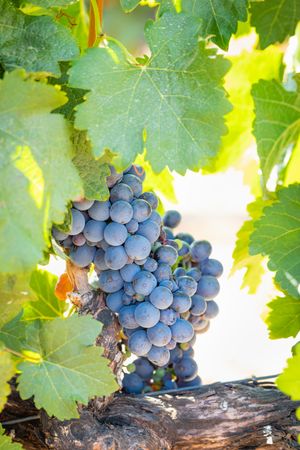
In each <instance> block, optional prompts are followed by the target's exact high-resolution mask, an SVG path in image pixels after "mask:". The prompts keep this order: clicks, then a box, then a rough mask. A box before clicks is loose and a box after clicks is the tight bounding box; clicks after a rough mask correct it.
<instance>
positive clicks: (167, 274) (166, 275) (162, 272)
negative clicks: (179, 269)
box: [154, 263, 172, 283]
mask: <svg viewBox="0 0 300 450" xmlns="http://www.w3.org/2000/svg"><path fill="white" fill-rule="evenodd" d="M154 276H155V277H156V279H157V281H158V282H159V283H160V282H161V281H163V280H169V279H170V278H171V276H172V270H171V267H170V266H169V264H165V263H162V264H159V265H158V268H157V269H156V271H155V272H154Z"/></svg>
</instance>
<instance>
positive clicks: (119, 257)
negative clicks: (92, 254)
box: [105, 245, 128, 270]
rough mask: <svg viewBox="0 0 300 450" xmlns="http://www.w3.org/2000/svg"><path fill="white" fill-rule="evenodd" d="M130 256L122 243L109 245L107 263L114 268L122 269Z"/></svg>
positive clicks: (106, 253) (106, 255)
mask: <svg viewBox="0 0 300 450" xmlns="http://www.w3.org/2000/svg"><path fill="white" fill-rule="evenodd" d="M127 260H128V256H127V253H126V252H125V250H124V247H123V246H122V245H119V246H117V247H109V248H108V249H107V250H106V252H105V263H106V265H107V267H109V268H110V269H113V270H120V269H122V267H124V266H125V265H126V263H127Z"/></svg>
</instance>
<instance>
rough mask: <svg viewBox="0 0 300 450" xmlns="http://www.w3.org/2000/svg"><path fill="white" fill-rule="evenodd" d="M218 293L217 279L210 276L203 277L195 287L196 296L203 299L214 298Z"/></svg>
mask: <svg viewBox="0 0 300 450" xmlns="http://www.w3.org/2000/svg"><path fill="white" fill-rule="evenodd" d="M219 292H220V284H219V282H218V280H217V278H215V277H212V276H210V275H203V276H202V277H201V278H200V280H199V282H198V287H197V294H198V295H201V296H202V297H204V298H205V299H208V300H209V299H212V298H215V297H216V296H217V295H218V293H219Z"/></svg>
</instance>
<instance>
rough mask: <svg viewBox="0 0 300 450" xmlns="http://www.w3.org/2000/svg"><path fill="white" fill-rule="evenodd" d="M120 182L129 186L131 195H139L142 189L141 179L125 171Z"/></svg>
mask: <svg viewBox="0 0 300 450" xmlns="http://www.w3.org/2000/svg"><path fill="white" fill-rule="evenodd" d="M122 183H125V184H128V186H130V187H131V189H132V192H133V195H134V196H135V197H139V196H140V195H141V193H142V191H143V185H142V181H141V180H140V179H139V178H138V177H137V176H136V175H132V174H130V173H127V174H125V175H124V176H123V179H122Z"/></svg>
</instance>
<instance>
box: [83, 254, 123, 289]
mask: <svg viewBox="0 0 300 450" xmlns="http://www.w3.org/2000/svg"><path fill="white" fill-rule="evenodd" d="M80 248H83V247H80ZM89 248H92V247H89ZM123 284H124V282H123V279H122V277H121V275H120V272H119V271H118V270H111V269H109V270H104V271H103V272H101V273H100V274H99V287H100V289H101V290H102V291H103V292H106V293H108V294H110V293H112V292H117V291H119V290H120V289H122V287H123Z"/></svg>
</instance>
